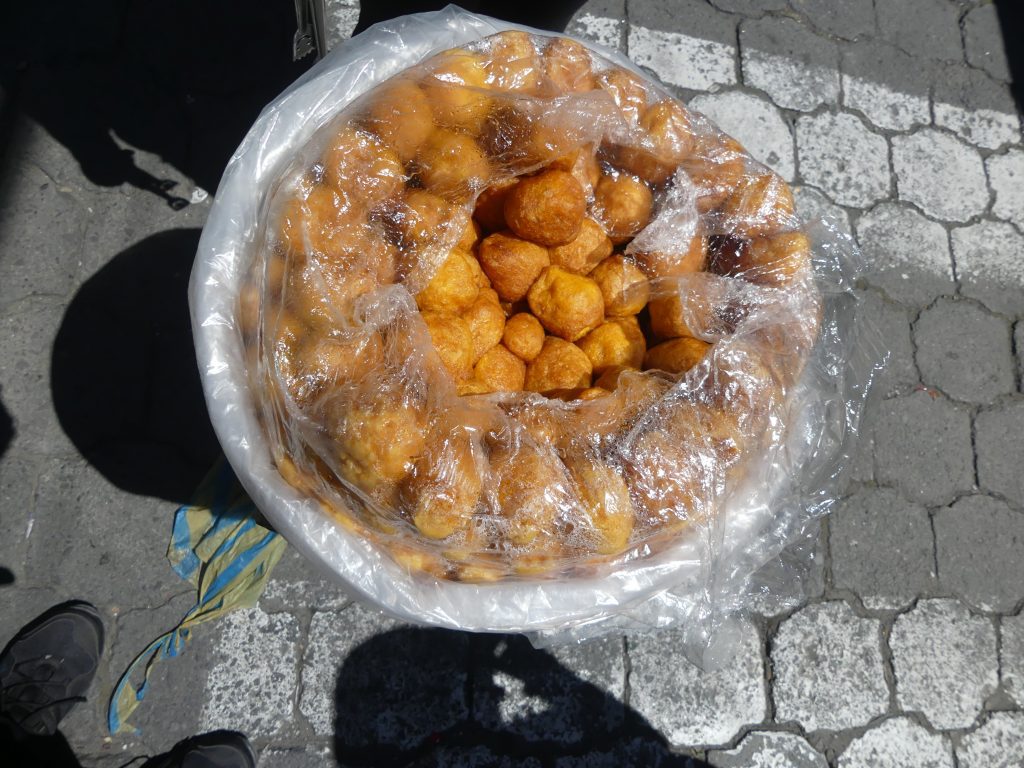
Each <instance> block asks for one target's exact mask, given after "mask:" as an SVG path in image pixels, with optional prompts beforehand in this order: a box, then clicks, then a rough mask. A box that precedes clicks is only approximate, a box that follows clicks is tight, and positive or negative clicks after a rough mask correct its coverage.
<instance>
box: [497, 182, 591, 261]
mask: <svg viewBox="0 0 1024 768" xmlns="http://www.w3.org/2000/svg"><path fill="white" fill-rule="evenodd" d="M586 211H587V200H586V198H585V197H584V195H583V188H582V187H581V186H580V183H579V182H578V181H576V179H575V178H574V177H573V176H571V175H570V174H568V173H566V172H565V171H546V172H544V173H541V174H539V175H537V176H530V177H528V178H525V179H522V180H521V181H520V182H519V183H518V184H517V185H516V186H515V187H513V188H512V190H511V191H510V192H509V193H508V197H506V198H505V221H506V222H508V226H509V228H510V229H511V230H512V231H513V232H515V233H516V234H517V235H518V236H519V237H522V238H523V239H525V240H530V241H531V242H534V243H539V244H540V245H548V246H552V245H565V244H566V243H569V242H572V240H573V239H574V238H575V237H576V236H577V235H578V234H579V232H580V228H581V227H582V226H583V217H584V214H585V213H586Z"/></svg>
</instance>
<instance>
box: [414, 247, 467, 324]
mask: <svg viewBox="0 0 1024 768" xmlns="http://www.w3.org/2000/svg"><path fill="white" fill-rule="evenodd" d="M473 261H475V259H474V258H473V257H472V256H471V255H470V254H468V253H466V252H465V251H463V250H460V249H458V248H456V249H455V250H454V251H452V252H451V253H450V254H448V258H447V259H445V260H444V263H442V264H441V267H440V268H439V269H438V270H437V272H436V273H435V274H434V276H433V277H432V278H431V279H430V282H429V283H427V285H426V287H425V288H424V289H423V290H422V291H420V292H419V293H417V294H416V305H417V306H418V307H419V308H420V309H421V310H434V311H437V312H454V313H456V314H458V313H460V312H464V311H466V310H467V309H469V308H470V307H471V306H472V305H473V302H475V301H476V297H477V296H478V295H479V293H480V288H479V287H478V286H477V282H476V270H475V269H474V268H473V264H472V262H473Z"/></svg>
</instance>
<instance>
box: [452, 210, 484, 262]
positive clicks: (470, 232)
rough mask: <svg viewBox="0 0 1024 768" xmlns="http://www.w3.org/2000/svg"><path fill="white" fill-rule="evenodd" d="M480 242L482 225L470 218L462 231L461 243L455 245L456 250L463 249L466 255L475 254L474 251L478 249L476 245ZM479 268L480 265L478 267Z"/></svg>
mask: <svg viewBox="0 0 1024 768" xmlns="http://www.w3.org/2000/svg"><path fill="white" fill-rule="evenodd" d="M478 242H480V225H479V224H477V223H476V221H475V220H474V219H473V218H472V217H470V218H469V219H468V220H467V221H466V227H465V229H463V230H462V235H461V236H460V237H459V242H457V243H456V244H455V247H456V248H461V249H462V250H464V251H465V252H466V253H473V249H474V248H476V244H477V243H478ZM477 266H478V267H479V265H477Z"/></svg>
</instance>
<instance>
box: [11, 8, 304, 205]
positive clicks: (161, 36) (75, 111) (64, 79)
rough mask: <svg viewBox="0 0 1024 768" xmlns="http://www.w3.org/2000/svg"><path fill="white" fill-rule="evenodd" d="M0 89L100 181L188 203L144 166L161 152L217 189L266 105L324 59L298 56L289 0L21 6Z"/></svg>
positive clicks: (13, 11)
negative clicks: (141, 161)
mask: <svg viewBox="0 0 1024 768" xmlns="http://www.w3.org/2000/svg"><path fill="white" fill-rule="evenodd" d="M8 6H9V7H8V8H7V9H6V13H5V14H4V16H6V17H7V18H6V20H5V21H4V22H3V23H0V91H6V92H7V95H8V97H9V99H10V100H11V102H12V106H13V107H14V109H16V110H18V111H20V112H22V113H24V114H27V115H28V116H29V117H31V118H32V119H33V120H35V121H36V122H38V123H40V124H41V125H42V126H43V127H44V128H45V129H46V130H47V131H48V132H49V133H50V134H51V135H52V136H53V137H54V138H55V139H56V140H57V141H58V142H60V143H61V144H63V145H64V146H65V147H67V149H68V150H70V151H71V153H72V154H73V155H74V157H75V159H76V160H77V161H78V163H79V164H80V165H81V168H82V172H83V173H84V174H85V176H86V177H87V178H88V179H89V181H91V182H92V183H94V184H96V185H98V186H101V187H111V186H118V185H121V184H125V183H127V184H131V185H133V186H135V187H138V188H139V189H143V190H146V191H148V192H152V193H153V194H156V195H159V196H160V197H162V198H164V199H165V200H166V201H167V202H168V204H170V205H171V206H172V207H175V208H180V207H182V206H184V205H186V204H187V201H185V200H184V199H182V198H181V197H180V196H178V194H177V190H175V189H174V188H173V187H174V182H172V181H169V180H168V179H165V178H160V177H158V176H155V175H153V174H152V173H150V172H148V171H146V170H144V169H143V168H141V167H140V166H139V165H138V164H137V162H136V158H135V156H134V153H133V151H132V150H131V149H127V148H125V147H124V146H123V144H127V145H129V146H130V147H133V148H135V149H139V150H144V151H146V152H150V153H154V154H156V155H158V156H159V157H160V158H161V159H162V160H163V161H164V162H166V163H170V164H171V165H173V166H175V167H176V168H177V169H178V170H180V171H181V172H182V173H183V174H185V175H187V176H189V177H190V178H192V179H194V180H195V181H196V183H197V184H198V185H199V186H201V187H203V188H205V189H207V190H209V191H211V192H212V191H213V190H214V189H215V188H216V186H217V183H218V180H219V179H220V175H221V173H222V171H223V169H224V166H225V164H226V163H227V160H228V158H229V157H230V156H231V153H232V152H233V151H234V149H235V148H236V147H237V146H238V144H239V142H240V141H241V139H242V137H243V136H244V135H245V132H246V131H247V130H248V128H249V126H250V125H251V124H252V122H253V120H254V119H255V118H256V115H257V114H259V111H260V110H261V109H262V108H263V106H264V105H265V104H266V103H267V102H268V101H270V100H271V99H272V98H273V97H274V96H276V95H277V94H278V93H279V92H280V91H281V90H283V89H284V88H285V87H286V86H287V85H288V84H289V83H291V82H292V81H293V80H294V79H295V78H296V77H298V76H299V75H300V74H301V73H302V72H303V71H305V69H306V68H307V67H309V66H310V64H312V58H311V57H310V58H307V59H305V60H304V61H301V62H298V63H294V62H292V35H293V34H294V32H295V9H294V5H293V3H292V2H290V1H288V0H277V1H276V2H268V3H252V2H246V0H180V1H179V2H174V3H154V2H151V1H150V0H92V1H91V2H86V3H83V2H80V0H52V1H51V2H45V3H21V2H18V3H9V4H8Z"/></svg>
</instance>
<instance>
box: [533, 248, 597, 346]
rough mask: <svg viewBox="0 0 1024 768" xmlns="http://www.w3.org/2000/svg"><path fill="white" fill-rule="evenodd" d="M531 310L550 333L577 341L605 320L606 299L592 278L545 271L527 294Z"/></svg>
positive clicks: (564, 272)
mask: <svg viewBox="0 0 1024 768" xmlns="http://www.w3.org/2000/svg"><path fill="white" fill-rule="evenodd" d="M527 300H528V301H529V302H530V310H531V311H532V312H533V314H534V315H535V316H536V317H537V319H538V320H540V322H541V325H543V326H544V327H545V328H546V329H547V331H548V332H549V333H553V334H554V335H556V336H561V337H562V338H563V339H565V340H566V341H576V340H577V339H580V338H582V337H583V336H585V335H586V334H587V333H589V332H590V331H591V330H593V329H594V328H596V327H597V326H598V325H600V324H601V321H602V320H604V296H603V295H602V294H601V289H600V288H599V287H598V285H597V283H595V282H594V281H593V280H591V279H590V278H589V277H583V276H582V275H575V274H573V273H572V272H568V271H566V270H564V269H562V268H561V267H555V266H551V267H548V268H547V269H545V270H544V271H543V272H542V273H541V274H540V277H538V278H537V281H536V282H535V283H534V284H533V285H532V286H531V287H530V291H529V293H528V294H527Z"/></svg>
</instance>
